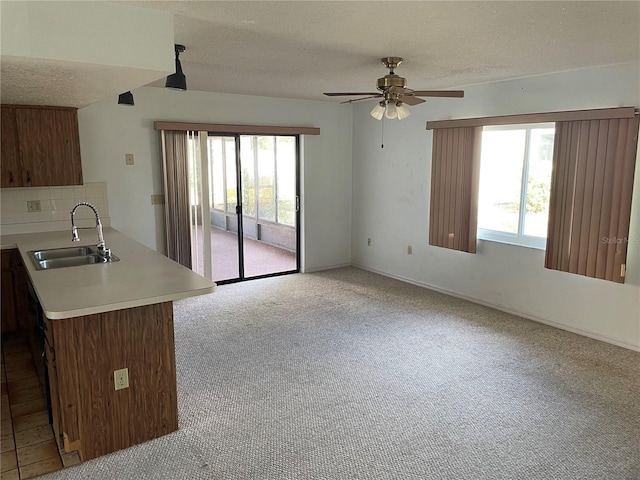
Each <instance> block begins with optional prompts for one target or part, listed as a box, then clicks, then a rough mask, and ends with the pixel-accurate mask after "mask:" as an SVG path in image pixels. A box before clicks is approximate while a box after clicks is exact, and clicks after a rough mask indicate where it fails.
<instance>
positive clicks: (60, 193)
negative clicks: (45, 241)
mask: <svg viewBox="0 0 640 480" xmlns="http://www.w3.org/2000/svg"><path fill="white" fill-rule="evenodd" d="M33 200H39V201H40V212H29V211H28V208H27V203H28V202H30V201H33ZM79 202H88V203H90V204H92V205H93V206H94V207H96V209H97V210H98V213H99V214H100V220H101V222H102V225H103V226H105V227H108V226H110V219H109V203H108V202H107V184H106V183H105V182H96V183H86V184H84V185H77V186H65V187H28V188H0V228H1V230H0V233H2V234H3V235H8V234H14V233H32V232H51V231H56V230H66V229H69V228H70V226H71V215H70V213H71V210H72V209H73V207H74V206H75V205H76V204H77V203H79ZM75 218H76V223H77V225H79V226H92V225H95V216H94V214H93V212H92V211H91V209H89V208H79V209H78V210H77V211H76V215H75Z"/></svg>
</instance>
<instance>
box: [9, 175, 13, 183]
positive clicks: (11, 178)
mask: <svg viewBox="0 0 640 480" xmlns="http://www.w3.org/2000/svg"><path fill="white" fill-rule="evenodd" d="M9 183H13V172H9Z"/></svg>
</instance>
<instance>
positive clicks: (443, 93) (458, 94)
mask: <svg viewBox="0 0 640 480" xmlns="http://www.w3.org/2000/svg"><path fill="white" fill-rule="evenodd" d="M413 94H414V95H417V96H419V97H452V98H462V97H464V91H463V90H415V91H414V92H413Z"/></svg>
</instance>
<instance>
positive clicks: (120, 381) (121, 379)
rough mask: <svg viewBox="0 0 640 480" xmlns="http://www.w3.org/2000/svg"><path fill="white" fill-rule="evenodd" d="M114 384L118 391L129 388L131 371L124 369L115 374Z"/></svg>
mask: <svg viewBox="0 0 640 480" xmlns="http://www.w3.org/2000/svg"><path fill="white" fill-rule="evenodd" d="M113 382H114V384H115V386H116V390H122V389H123V388H129V369H128V368H122V369H120V370H116V371H114V372H113Z"/></svg>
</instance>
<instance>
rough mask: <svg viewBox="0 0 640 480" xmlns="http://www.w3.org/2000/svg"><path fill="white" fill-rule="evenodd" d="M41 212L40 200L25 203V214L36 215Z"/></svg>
mask: <svg viewBox="0 0 640 480" xmlns="http://www.w3.org/2000/svg"><path fill="white" fill-rule="evenodd" d="M41 211H42V207H41V206H40V200H29V201H27V212H29V213H36V212H41Z"/></svg>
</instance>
